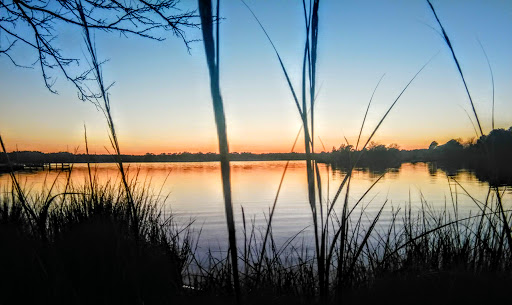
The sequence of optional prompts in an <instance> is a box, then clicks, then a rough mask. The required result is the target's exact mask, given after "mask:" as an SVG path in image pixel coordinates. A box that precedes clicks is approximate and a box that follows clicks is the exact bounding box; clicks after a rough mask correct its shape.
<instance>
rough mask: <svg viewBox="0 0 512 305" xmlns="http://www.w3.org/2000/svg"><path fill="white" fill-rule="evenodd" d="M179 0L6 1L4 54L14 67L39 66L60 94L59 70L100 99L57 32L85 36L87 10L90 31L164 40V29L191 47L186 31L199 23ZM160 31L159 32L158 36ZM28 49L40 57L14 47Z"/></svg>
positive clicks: (0, 47) (83, 94)
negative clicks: (23, 54)
mask: <svg viewBox="0 0 512 305" xmlns="http://www.w3.org/2000/svg"><path fill="white" fill-rule="evenodd" d="M178 3H179V0H154V1H153V0H152V1H145V0H138V1H114V0H83V1H82V0H74V1H52V0H5V1H4V0H2V1H0V56H6V57H7V58H9V59H10V61H11V62H12V63H13V64H14V65H16V66H23V67H33V66H38V67H39V69H40V70H41V73H42V76H43V79H44V83H45V85H46V87H47V88H48V89H49V90H50V91H51V92H53V93H56V90H55V89H54V84H55V81H56V73H60V74H62V75H64V77H65V79H67V80H68V81H70V82H72V83H73V84H74V86H75V87H76V89H77V90H78V96H79V98H80V99H82V100H87V99H91V98H97V97H98V94H96V93H93V92H91V91H90V90H89V89H88V86H87V84H86V82H87V81H88V80H89V74H90V73H91V72H92V69H91V70H85V71H84V70H83V69H80V68H79V67H78V66H79V63H80V59H79V58H76V57H73V56H71V55H69V52H65V51H64V50H62V49H60V48H59V45H61V42H60V41H59V34H61V33H62V32H64V31H70V30H71V31H74V32H75V35H78V36H81V35H82V31H83V21H82V18H81V16H80V8H82V9H83V12H84V13H85V18H86V20H87V26H88V27H89V29H90V30H91V31H92V30H100V31H104V32H112V33H116V34H118V35H123V36H129V35H132V36H138V37H145V38H149V39H155V40H163V39H164V37H161V36H160V35H159V34H161V33H162V31H156V30H157V29H161V30H166V31H170V32H172V33H173V34H174V35H176V36H177V37H179V38H181V39H182V40H183V42H184V43H185V46H186V47H187V48H189V42H190V40H188V39H187V38H186V35H185V31H184V29H185V28H187V27H198V24H197V23H196V22H194V21H193V20H194V17H196V15H195V11H181V10H179V9H178V7H177V4H178ZM157 33H158V34H157ZM20 47H26V48H28V49H29V50H31V51H32V52H33V53H35V55H36V56H37V60H36V61H34V60H31V59H30V60H27V58H26V57H24V58H23V59H19V58H17V57H16V56H15V55H14V52H15V49H17V48H20Z"/></svg>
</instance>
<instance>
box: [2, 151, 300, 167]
mask: <svg viewBox="0 0 512 305" xmlns="http://www.w3.org/2000/svg"><path fill="white" fill-rule="evenodd" d="M8 155H9V160H10V161H11V162H12V163H14V164H41V163H87V162H90V163H110V162H115V159H114V156H113V155H109V154H101V155H96V154H72V153H69V152H58V153H42V152H39V151H18V152H10V153H9V154H8ZM121 158H122V161H123V162H209V161H219V160H220V156H219V154H216V153H201V152H200V153H190V152H180V153H169V154H168V153H162V154H152V153H146V154H145V155H121ZM304 158H305V157H304V154H302V153H264V154H253V153H248V152H242V153H236V152H234V153H231V154H230V160H231V161H270V160H304ZM0 163H3V164H6V163H7V158H6V155H5V154H4V153H1V154H0Z"/></svg>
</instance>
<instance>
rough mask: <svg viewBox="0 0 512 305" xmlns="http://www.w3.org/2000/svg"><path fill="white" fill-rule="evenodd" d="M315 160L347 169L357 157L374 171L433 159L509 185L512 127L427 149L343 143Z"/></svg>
mask: <svg viewBox="0 0 512 305" xmlns="http://www.w3.org/2000/svg"><path fill="white" fill-rule="evenodd" d="M316 159H317V160H318V161H320V162H325V163H331V164H333V165H334V166H337V167H341V168H348V167H349V166H351V165H352V164H354V162H355V161H356V160H358V162H357V166H358V167H369V168H372V169H375V170H379V169H385V168H390V167H398V166H399V165H400V164H401V163H403V162H436V163H437V165H438V166H439V167H441V168H443V169H446V170H447V172H453V170H454V169H460V168H466V169H470V170H474V171H475V173H476V174H477V176H478V178H479V179H482V180H486V181H490V182H492V183H496V184H509V185H510V184H511V182H512V179H511V178H512V127H510V128H509V129H508V130H505V129H494V130H492V131H491V132H490V133H489V134H488V135H483V136H481V137H480V138H478V139H477V140H474V139H470V140H467V141H462V140H461V139H452V140H450V141H448V142H446V143H445V144H443V145H439V144H438V143H437V142H436V141H433V142H432V143H431V144H430V146H429V147H428V148H427V149H414V150H400V148H399V146H398V145H396V144H391V145H389V146H385V145H382V144H378V143H375V142H371V143H370V145H368V147H367V148H365V149H364V150H359V151H356V150H355V149H354V147H353V146H352V145H348V144H343V145H341V146H340V147H339V148H333V149H332V151H331V152H330V153H326V152H323V153H320V154H318V155H317V158H316Z"/></svg>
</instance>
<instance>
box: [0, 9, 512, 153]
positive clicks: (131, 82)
mask: <svg viewBox="0 0 512 305" xmlns="http://www.w3.org/2000/svg"><path fill="white" fill-rule="evenodd" d="M432 2H433V5H434V6H435V8H436V11H437V13H438V16H439V18H440V19H441V22H443V25H444V27H445V29H446V31H447V34H448V35H449V37H450V39H451V41H452V44H453V47H454V50H455V52H456V54H457V56H458V58H459V61H460V64H461V67H462V70H463V72H464V75H465V77H466V81H467V83H468V87H469V90H470V92H471V94H472V97H473V101H474V102H475V108H476V110H477V112H478V115H479V118H480V121H481V123H482V127H483V129H484V133H488V132H489V131H490V130H491V117H492V115H491V114H492V85H491V76H490V72H489V68H488V65H487V61H486V59H485V56H484V53H483V51H482V48H481V46H480V44H479V41H480V42H481V44H482V45H483V46H484V48H485V51H486V53H487V55H488V58H489V61H490V64H491V66H492V69H493V73H494V81H495V125H496V128H509V127H510V126H512V100H511V97H512V56H510V54H511V52H512V2H511V1H497V0H496V1H490V0H488V1H485V0H481V1H476V0H467V1H462V0H460V1H456V0H453V1H434V0H433V1H432ZM247 3H248V4H249V5H250V6H251V8H252V9H253V11H254V12H255V14H256V15H257V16H258V18H259V19H260V21H261V22H262V23H263V25H264V26H265V28H266V30H267V31H268V33H269V35H270V37H271V38H272V40H273V41H274V43H275V45H276V47H277V49H278V51H279V52H280V54H281V57H282V58H283V62H284V64H285V66H286V68H287V69H288V72H289V73H290V76H291V79H292V83H293V85H294V86H295V88H296V90H298V89H299V86H300V84H301V79H300V77H301V69H302V66H301V65H302V49H303V46H304V42H305V37H304V18H303V11H302V1H291V0H290V1H255V0H253V1H247ZM195 5H196V2H195V1H183V7H184V8H194V7H195ZM221 15H222V16H223V17H224V19H223V21H222V23H221V28H220V39H221V42H220V78H221V90H222V96H223V99H224V104H225V114H226V121H227V128H228V139H229V145H230V150H231V151H235V152H255V153H262V152H289V151H290V149H291V147H292V144H293V141H294V139H295V136H296V134H297V132H298V131H299V128H300V125H301V120H300V117H299V114H298V113H297V109H296V107H295V104H294V101H293V99H292V95H291V93H290V91H289V89H288V87H287V83H286V80H285V77H284V75H283V73H282V71H281V68H280V66H279V62H278V60H277V57H276V55H275V53H274V52H273V50H272V47H271V45H270V44H269V42H268V41H267V40H266V37H265V36H264V34H263V32H262V30H261V29H260V28H259V26H258V24H257V22H256V21H255V20H254V18H253V17H252V15H251V14H250V12H249V11H248V9H247V8H246V7H245V6H244V5H243V3H242V2H241V1H235V0H233V1H221ZM319 16H320V21H319V45H318V52H319V53H318V68H317V84H318V88H319V93H318V98H317V106H316V108H315V134H316V135H315V136H318V137H320V139H321V140H322V141H321V142H323V143H324V145H325V148H326V150H328V151H330V150H331V149H332V147H339V146H340V145H341V144H343V143H345V142H346V140H345V138H346V139H347V140H348V141H349V143H350V144H355V142H356V140H357V135H358V133H359V128H360V126H361V122H362V120H363V116H364V112H365V110H366V106H367V103H368V101H369V99H370V96H371V94H372V92H373V89H374V88H375V86H376V84H377V82H378V81H379V79H380V78H381V77H382V75H384V74H385V76H384V78H383V80H382V82H381V84H380V86H379V88H378V89H377V91H376V94H375V96H374V100H373V104H372V107H371V108H370V111H369V115H368V119H367V124H366V127H365V129H364V131H363V138H364V139H366V137H368V136H369V134H370V133H371V131H372V129H373V128H374V127H375V126H376V124H377V123H378V121H379V120H380V118H381V117H382V116H383V114H384V113H385V112H386V110H387V108H388V107H389V106H390V105H391V104H392V103H393V101H394V100H395V99H396V97H397V96H398V94H399V93H400V92H401V91H402V89H403V87H404V86H405V85H406V84H407V83H408V82H409V80H410V79H411V78H412V77H413V75H414V74H415V73H416V72H417V71H418V70H419V69H420V68H421V67H422V66H423V65H424V64H425V63H426V62H427V61H428V60H429V59H431V58H432V57H433V56H435V57H434V58H433V60H432V61H431V62H430V63H429V64H428V66H427V67H426V68H425V69H424V70H423V71H422V72H421V74H420V75H419V76H418V77H417V78H416V79H415V80H414V82H413V83H412V84H411V86H410V87H409V88H408V89H407V91H406V92H405V93H404V94H403V95H402V97H401V98H400V100H399V101H398V103H397V104H396V106H395V108H394V109H393V110H392V111H391V113H390V114H389V116H388V117H387V118H386V120H385V121H384V123H383V125H382V126H381V128H380V129H379V131H378V132H377V134H376V136H375V138H374V140H375V141H376V142H379V143H382V144H386V145H389V144H391V143H397V144H398V145H400V147H401V148H404V149H414V148H427V147H428V145H429V144H430V143H431V142H432V141H433V140H436V141H437V142H439V143H444V142H446V141H448V140H450V139H452V138H462V139H464V140H465V139H469V138H471V137H475V132H474V129H473V126H472V124H471V121H470V119H469V118H468V115H467V114H466V112H467V113H469V114H470V117H471V118H472V119H473V120H474V116H473V115H472V111H471V106H470V103H469V99H468V97H467V95H466V93H465V90H464V87H463V84H462V81H461V79H460V76H459V74H458V72H457V68H456V66H455V63H454V62H453V59H452V58H451V53H450V51H449V49H448V48H447V46H446V44H445V42H444V41H443V39H442V37H441V36H440V34H439V32H438V31H439V28H438V26H437V24H436V22H435V19H434V16H433V14H432V12H431V11H430V9H429V7H428V5H427V3H426V1H419V0H418V1H416V0H402V1H398V0H389V1H377V0H375V1H369V0H368V1H356V0H344V1H334V0H330V1H329V0H325V1H321V4H320V11H319ZM94 37H95V44H96V46H97V52H98V55H99V57H100V58H101V59H103V60H107V59H108V62H106V63H105V64H104V66H103V74H104V78H105V80H106V82H108V83H114V85H113V87H112V88H111V89H110V101H111V104H112V112H113V117H114V122H115V124H116V128H117V131H118V135H119V141H120V145H121V152H122V153H126V154H145V153H147V152H151V153H155V154H160V153H175V152H183V151H188V152H217V151H218V149H217V136H216V131H215V122H214V117H213V108H212V102H211V96H210V88H209V78H208V70H207V66H206V59H205V56H204V50H203V44H202V42H201V41H198V42H194V43H192V44H191V47H192V48H191V51H190V54H189V53H188V52H187V49H186V47H185V46H184V44H183V42H182V41H181V40H179V39H178V38H176V37H173V36H170V34H169V35H167V37H166V38H167V39H166V40H165V41H163V42H158V41H152V40H147V39H142V38H138V37H133V36H128V37H119V36H118V35H115V34H112V33H102V32H97V33H95V36H94ZM187 37H188V38H189V39H200V38H201V33H200V30H197V29H195V30H194V29H191V30H187ZM2 38H3V39H2ZM0 39H2V40H0V48H3V47H4V45H5V43H6V39H5V35H4V33H2V32H1V30H0ZM59 44H60V46H61V49H62V50H65V51H69V52H71V53H73V52H74V53H76V54H83V53H84V52H85V46H84V45H83V39H82V37H81V36H80V31H76V29H68V28H63V29H62V30H61V33H60V36H59ZM14 56H15V58H16V59H18V60H22V61H25V62H29V63H33V62H35V60H36V54H34V53H33V52H30V51H29V50H28V49H26V48H24V47H23V46H21V45H20V46H18V47H17V48H16V49H15V54H14ZM56 75H57V76H58V78H57V81H56V83H55V89H56V90H57V91H58V92H59V94H53V93H51V92H49V91H48V90H47V89H46V87H45V86H44V82H43V79H42V76H41V72H40V70H39V69H38V68H37V66H35V67H34V69H24V68H19V67H15V66H13V65H12V63H11V62H10V61H9V59H8V58H7V57H6V56H0V92H1V93H0V134H1V136H2V138H3V140H4V142H5V143H6V146H7V150H9V151H12V150H16V149H18V150H20V151H21V150H39V151H43V152H58V151H69V152H75V151H77V152H83V151H84V147H85V144H84V125H86V126H87V135H88V141H89V147H90V152H91V153H98V154H102V153H106V152H107V149H108V150H109V151H112V149H111V148H110V144H109V140H108V129H107V123H106V120H105V118H104V116H103V114H102V112H100V111H98V110H97V109H96V108H95V107H94V106H93V105H92V104H91V103H89V102H82V101H80V100H78V98H77V94H76V91H75V89H74V88H73V86H72V85H71V84H70V83H69V82H66V80H65V79H64V77H63V76H62V75H59V74H56ZM321 142H320V141H316V142H315V145H316V147H315V150H316V151H321V150H323V147H322V145H321ZM299 143H303V142H299ZM299 146H300V145H299ZM297 151H301V149H300V148H298V149H297Z"/></svg>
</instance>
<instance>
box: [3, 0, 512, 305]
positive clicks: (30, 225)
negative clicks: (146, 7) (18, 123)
mask: <svg viewBox="0 0 512 305" xmlns="http://www.w3.org/2000/svg"><path fill="white" fill-rule="evenodd" d="M77 3H78V4H79V2H77ZM428 4H429V5H430V8H431V10H432V12H433V13H434V16H435V18H436V20H437V22H438V24H439V26H440V27H441V29H442V33H443V38H444V39H445V42H446V43H447V45H448V47H449V49H450V51H451V54H452V57H453V59H454V61H455V63H456V66H457V68H458V71H459V74H460V76H461V78H462V80H463V82H464V86H465V89H466V92H467V94H468V96H469V99H470V102H471V106H472V108H473V112H474V115H475V117H476V120H477V123H478V127H479V129H480V133H481V134H483V132H482V128H481V126H480V122H479V120H478V116H477V114H476V110H475V108H474V105H473V102H472V99H471V96H470V94H469V89H468V87H467V85H466V83H465V80H464V76H463V74H462V70H461V68H460V65H459V62H458V60H457V57H456V55H455V52H454V50H453V46H452V45H451V42H450V40H449V38H448V35H447V34H446V32H445V30H444V28H443V26H442V24H441V22H440V20H439V18H438V16H437V14H436V12H435V10H434V7H433V6H432V4H431V3H430V2H429V1H428ZM78 7H79V10H78V11H79V12H80V13H81V17H82V18H81V20H82V22H83V28H84V38H85V40H86V44H87V48H88V49H87V50H88V52H89V55H90V57H91V65H92V69H91V71H92V73H93V74H94V77H95V80H96V81H97V84H98V86H99V88H100V91H101V95H99V96H97V98H98V100H100V101H101V102H102V107H103V108H102V109H104V114H105V116H106V118H107V122H108V126H109V130H110V138H111V144H112V147H113V149H114V153H115V156H117V157H116V163H117V164H118V168H119V171H120V179H121V181H117V182H115V181H109V182H106V183H104V184H100V183H99V182H98V179H97V176H96V174H95V172H94V171H93V170H92V169H91V166H90V164H88V179H86V181H84V183H80V184H78V185H76V184H74V181H71V178H70V177H71V171H72V169H71V171H70V172H69V173H67V175H68V176H67V177H66V182H65V185H64V188H63V191H59V190H57V189H56V187H55V183H56V180H55V181H54V182H53V183H51V185H50V187H49V188H47V189H46V190H45V191H42V192H41V193H38V194H33V193H30V192H27V191H26V190H24V189H23V186H22V185H20V183H19V181H18V179H17V177H16V175H15V174H14V173H12V172H11V180H12V186H11V187H10V188H8V189H6V190H5V191H4V192H2V194H1V195H0V202H1V205H0V227H1V228H0V244H1V245H2V247H3V248H2V249H3V250H2V251H0V263H1V264H2V273H1V274H0V288H1V289H2V295H1V303H6V304H14V303H17V304H19V303H36V302H37V303H42V304H60V303H62V304H69V303H72V304H98V303H104V304H169V303H187V304H190V303H194V301H197V303H204V302H208V303H210V304H216V303H218V304H226V303H234V302H237V303H240V302H243V303H246V304H261V303H262V302H265V303H284V302H286V303H289V302H295V303H298V304H311V303H319V304H326V303H343V302H345V303H363V304H364V303H375V302H379V303H381V304H386V303H401V304H410V303H411V302H413V301H414V302H415V303H426V304H432V303H453V302H455V303H460V302H464V303H467V304H472V303H478V302H488V301H491V300H494V299H500V298H502V297H505V296H507V295H506V294H507V291H508V290H507V289H506V288H507V287H508V286H507V285H508V284H509V283H510V280H511V275H512V273H511V271H512V268H511V267H512V263H511V262H512V257H511V256H512V235H511V231H510V224H511V223H512V211H511V210H509V209H507V207H506V203H505V202H504V200H503V198H504V196H505V195H504V194H505V190H506V189H504V188H500V187H498V186H492V187H490V188H489V192H488V194H487V196H486V199H485V200H484V201H480V200H478V199H477V198H475V197H474V196H472V194H470V193H469V192H468V191H467V190H466V189H465V188H464V186H463V185H461V184H460V183H459V182H458V181H457V180H455V179H453V178H449V182H448V183H449V185H450V199H451V202H446V204H445V207H444V209H440V210H437V209H435V208H434V207H433V206H432V205H431V204H430V203H429V202H427V201H426V200H425V199H424V197H423V196H420V207H419V208H418V209H417V210H415V209H414V208H413V207H412V200H409V202H408V204H406V205H405V206H404V207H394V206H392V205H391V204H389V203H388V200H385V201H384V202H378V203H375V202H373V199H370V200H367V199H366V196H367V195H368V194H369V193H370V191H371V190H372V189H373V187H374V186H375V185H376V184H377V183H378V182H379V181H380V179H381V178H382V177H384V175H385V173H384V174H382V175H381V176H380V177H379V178H378V179H377V180H376V181H375V182H374V183H373V184H372V185H371V186H370V187H369V188H368V189H367V190H366V191H365V192H364V193H363V195H362V196H361V197H360V198H358V199H357V200H356V201H355V202H352V201H351V200H350V197H349V193H350V185H351V181H352V180H351V178H352V171H353V169H354V168H355V166H356V165H357V163H358V162H359V158H360V157H361V155H362V153H361V154H359V155H358V157H357V159H355V160H351V162H350V168H349V171H348V172H347V174H346V176H345V177H344V179H343V181H342V182H341V183H340V185H339V187H338V188H337V189H336V192H335V196H334V197H333V198H332V200H329V198H328V197H327V200H325V199H324V197H323V194H324V191H325V190H324V189H323V185H324V183H322V175H321V172H320V171H319V167H318V165H317V163H316V160H314V158H313V156H314V138H315V136H314V125H315V123H314V122H315V118H314V108H315V99H316V94H317V90H316V70H317V68H316V56H317V48H318V31H319V28H318V24H319V22H318V21H319V14H318V9H319V1H318V0H314V1H310V2H309V6H308V5H307V4H306V2H305V1H304V2H303V8H304V17H305V34H306V39H305V45H304V49H303V52H304V53H303V62H302V67H303V68H302V75H301V76H302V86H301V88H300V93H301V95H300V96H301V99H299V98H298V96H299V95H298V94H297V93H296V92H298V90H297V91H296V90H295V89H294V87H293V86H292V84H291V81H290V78H289V75H288V72H287V70H286V68H285V65H284V62H283V60H282V58H281V56H280V55H279V52H278V51H277V48H276V46H275V45H274V43H273V42H272V40H271V39H270V36H269V35H268V33H267V31H266V30H265V29H264V27H263V25H262V24H261V23H260V22H259V20H258V19H257V18H256V15H255V14H254V13H253V12H252V11H251V13H253V15H254V17H255V18H256V20H257V22H258V23H259V25H260V26H261V28H262V30H263V31H264V33H265V35H266V37H267V38H268V40H269V41H270V43H271V45H272V47H273V50H274V51H275V53H276V56H277V58H278V60H279V64H280V66H281V68H282V71H283V74H284V76H285V79H286V81H287V84H288V86H289V88H290V91H291V93H292V97H293V100H294V103H295V105H296V107H297V109H298V113H299V116H300V118H301V122H302V126H301V128H300V130H301V131H303V133H304V144H305V151H306V157H307V158H306V178H307V187H308V202H309V205H310V208H311V215H312V228H311V229H312V230H313V238H314V242H313V246H312V247H310V246H311V245H310V244H309V243H308V242H307V241H306V240H305V239H304V235H303V232H302V231H301V232H297V233H296V234H295V235H293V236H290V237H289V238H288V239H287V240H286V241H285V242H284V243H282V244H277V242H276V238H275V236H274V233H273V221H274V217H273V216H274V213H275V210H276V207H277V202H278V198H279V194H280V190H281V187H282V182H283V180H284V177H285V174H286V170H287V165H288V163H287V165H286V166H285V168H284V171H283V174H282V176H281V180H280V183H279V185H278V188H277V192H276V196H275V199H274V201H273V203H272V206H271V208H270V209H269V212H268V214H266V215H265V217H266V224H265V225H264V226H263V227H261V228H260V227H256V225H255V220H254V218H252V219H251V218H249V219H247V215H246V214H245V211H244V209H243V207H242V215H241V218H242V227H243V230H242V234H243V245H241V246H238V245H237V243H236V236H235V218H234V214H233V208H232V202H231V185H230V168H229V160H228V154H229V147H228V137H227V131H226V123H225V117H224V110H223V102H222V97H221V94H220V79H219V24H218V23H214V18H213V7H212V3H211V1H202V0H200V1H199V8H200V15H201V21H202V25H203V27H202V31H203V42H204V46H205V51H206V52H205V54H206V59H207V64H208V68H209V73H210V82H211V83H210V85H211V91H212V92H211V93H212V101H213V108H214V114H215V122H216V126H217V135H218V139H219V150H220V155H221V178H222V182H223V193H224V201H225V211H226V222H227V227H228V235H229V236H228V240H229V250H228V253H229V255H226V256H223V257H220V258H219V257H218V255H215V254H214V251H213V250H212V249H210V250H209V251H208V252H207V254H206V257H204V256H200V255H199V253H198V248H197V239H198V238H199V237H198V236H194V235H193V233H192V232H191V230H190V225H189V224H185V225H181V226H180V225H179V224H177V223H176V222H174V220H173V218H172V216H166V215H165V214H164V213H162V210H161V209H160V208H161V207H162V204H163V202H158V201H156V200H157V199H154V198H160V197H159V196H157V197H154V196H152V194H150V193H149V186H148V185H146V184H143V185H142V186H140V185H139V186H137V184H136V181H137V175H135V177H134V178H132V179H131V180H130V179H129V178H128V175H127V173H126V171H125V170H124V167H123V163H122V160H121V158H120V156H121V153H120V148H119V143H118V140H117V135H116V132H115V128H114V122H113V119H112V116H111V112H110V102H109V99H108V94H107V90H108V88H107V87H106V86H105V85H104V82H103V79H102V74H101V69H100V64H99V61H98V59H97V55H96V51H95V48H94V44H93V42H92V39H91V35H90V33H89V31H88V26H87V20H86V19H85V17H84V13H83V11H81V10H80V6H78ZM219 9H220V6H219V1H217V5H216V10H217V13H216V16H217V20H218V16H219ZM249 10H250V8H249ZM214 25H215V28H214ZM214 32H215V35H214ZM429 62H430V61H429ZM429 62H427V63H426V64H425V65H424V66H423V67H422V68H421V69H419V71H418V72H417V73H416V74H415V75H414V76H413V77H412V78H411V79H410V81H409V82H408V83H407V84H406V85H405V86H404V88H403V90H402V91H401V92H400V94H399V95H398V96H397V98H396V99H395V100H394V101H393V102H392V103H391V105H390V107H389V108H388V109H387V111H386V112H385V114H384V115H383V116H382V118H381V120H380V121H379V122H378V124H377V125H376V127H375V128H374V129H373V130H372V132H371V135H370V136H369V137H368V139H367V140H366V141H362V142H360V141H361V134H362V130H363V128H364V127H365V122H366V115H367V113H368V111H369V109H370V105H371V102H372V99H373V94H372V97H371V98H370V101H369V104H368V106H367V110H366V113H365V116H364V118H363V122H362V125H361V129H360V132H359V137H358V140H357V144H356V147H358V146H359V143H365V144H364V145H363V146H362V148H361V150H362V151H363V152H364V151H365V148H366V147H367V146H368V144H369V143H370V142H371V140H372V138H373V137H374V135H375V134H376V133H377V131H378V129H379V127H380V126H381V124H382V123H383V122H384V120H385V119H386V117H387V116H388V114H389V113H390V111H391V110H392V109H393V108H394V106H395V105H396V104H397V102H398V101H399V99H400V98H401V96H402V95H403V93H404V92H405V91H406V90H407V88H408V87H409V85H410V84H411V83H412V82H413V81H414V80H415V79H416V77H417V76H418V75H419V73H420V72H421V71H422V70H423V69H424V68H425V66H426V65H427V64H428V63H429ZM381 79H382V78H381ZM379 83H380V80H379ZM377 86H378V84H377ZM376 89H377V87H376V88H375V90H376ZM375 90H374V93H375ZM308 107H309V110H308ZM493 112H494V111H493ZM493 120H494V119H493ZM301 131H299V134H300V132H301ZM299 134H298V135H297V137H296V140H295V143H294V145H293V147H292V151H293V150H294V148H295V145H296V143H297V140H298V139H299ZM85 141H86V150H88V147H87V133H86V131H85ZM0 143H1V146H2V149H3V152H4V153H5V154H7V151H6V149H5V145H4V143H3V141H2V139H1V137H0ZM9 164H10V162H9ZM93 172H94V174H93ZM324 182H325V181H324ZM326 183H327V185H329V180H328V178H327V181H326ZM452 186H453V189H452V188H451V187H452ZM458 189H459V190H462V192H463V194H464V195H466V196H468V197H470V198H471V199H472V201H473V202H474V204H475V206H476V207H477V209H478V212H477V213H476V214H474V215H471V214H470V215H461V214H460V213H459V207H458V205H459V202H458V196H459V192H458V191H457V190H458ZM327 192H329V190H328V191H327ZM343 192H344V193H343ZM338 200H339V201H342V202H340V203H339V204H336V203H337V202H338ZM370 204H379V208H378V210H377V212H376V213H373V214H371V215H370V213H367V208H368V206H369V205H370ZM384 208H388V209H391V216H390V217H389V219H390V220H389V221H388V222H387V223H386V224H384V225H383V224H381V223H380V222H379V219H380V217H381V216H382V214H383V211H384ZM219 250H220V251H223V250H225V249H219ZM239 262H241V264H240V267H239ZM468 289H470V290H471V291H468ZM484 290H486V291H490V292H482V291H484ZM233 295H235V297H236V298H235V299H233V298H232V296H233ZM418 298H419V299H420V300H419V301H418Z"/></svg>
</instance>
